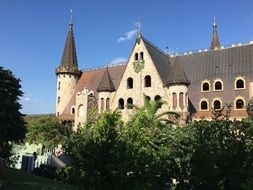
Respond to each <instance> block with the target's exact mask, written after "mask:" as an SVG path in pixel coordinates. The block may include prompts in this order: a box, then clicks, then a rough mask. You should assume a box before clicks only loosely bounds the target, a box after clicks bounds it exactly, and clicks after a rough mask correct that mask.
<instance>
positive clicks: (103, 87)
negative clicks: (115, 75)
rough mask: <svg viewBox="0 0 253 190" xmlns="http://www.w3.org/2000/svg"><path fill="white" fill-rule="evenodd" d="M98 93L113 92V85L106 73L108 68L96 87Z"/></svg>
mask: <svg viewBox="0 0 253 190" xmlns="http://www.w3.org/2000/svg"><path fill="white" fill-rule="evenodd" d="M97 91H98V92H113V91H115V87H114V84H113V82H112V79H111V76H110V74H109V71H108V67H107V68H106V69H105V72H104V75H103V77H102V79H101V81H100V83H99V85H98V88H97Z"/></svg>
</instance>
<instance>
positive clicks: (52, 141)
mask: <svg viewBox="0 0 253 190" xmlns="http://www.w3.org/2000/svg"><path fill="white" fill-rule="evenodd" d="M70 133H71V129H70V128H69V127H67V126H63V125H62V124H60V122H59V120H58V119H57V118H56V117H55V116H42V117H40V118H38V119H27V133H26V135H25V140H26V142H29V143H35V144H39V143H41V144H42V145H43V146H44V147H45V148H47V149H49V150H53V149H54V148H56V147H57V146H58V145H59V144H64V143H65V140H66V138H67V136H69V135H70Z"/></svg>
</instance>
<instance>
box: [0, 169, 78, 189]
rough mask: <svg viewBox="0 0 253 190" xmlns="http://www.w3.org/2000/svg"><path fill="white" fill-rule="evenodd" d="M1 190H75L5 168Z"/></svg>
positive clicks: (62, 184) (65, 185)
mask: <svg viewBox="0 0 253 190" xmlns="http://www.w3.org/2000/svg"><path fill="white" fill-rule="evenodd" d="M0 189H1V190H15V189H17V190H58V189H59V190H74V189H75V188H74V187H73V186H71V185H69V184H64V183H59V182H57V181H54V180H50V179H47V178H43V177H40V176H36V175H33V174H29V173H25V172H22V171H20V170H15V169H11V168H6V167H4V169H3V180H2V188H1V187H0Z"/></svg>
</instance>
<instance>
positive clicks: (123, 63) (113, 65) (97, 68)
mask: <svg viewBox="0 0 253 190" xmlns="http://www.w3.org/2000/svg"><path fill="white" fill-rule="evenodd" d="M126 64H127V62H122V63H117V64H109V65H103V66H99V67H93V68H87V69H83V70H82V71H95V70H99V69H105V68H107V67H108V68H111V67H118V66H123V65H126Z"/></svg>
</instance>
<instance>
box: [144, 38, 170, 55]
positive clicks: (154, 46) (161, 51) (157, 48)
mask: <svg viewBox="0 0 253 190" xmlns="http://www.w3.org/2000/svg"><path fill="white" fill-rule="evenodd" d="M141 37H142V39H143V40H145V41H146V42H147V43H148V44H149V45H151V46H152V47H153V48H155V49H156V50H158V51H159V52H160V53H162V54H163V55H165V56H167V57H169V55H168V54H166V53H165V52H164V51H163V50H161V48H159V47H158V46H156V45H154V44H153V43H152V42H150V41H149V40H147V39H146V38H145V37H144V36H141Z"/></svg>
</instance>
